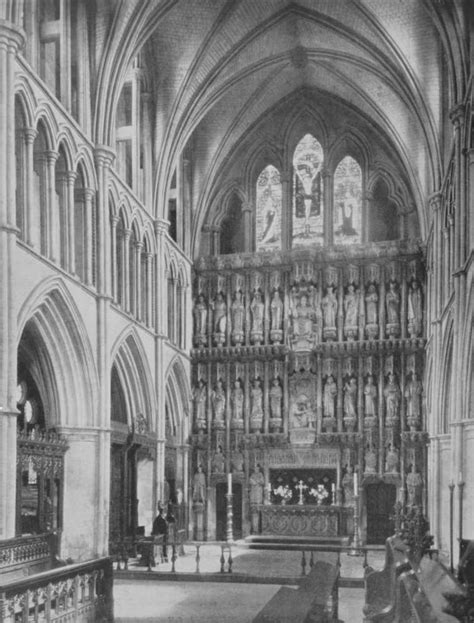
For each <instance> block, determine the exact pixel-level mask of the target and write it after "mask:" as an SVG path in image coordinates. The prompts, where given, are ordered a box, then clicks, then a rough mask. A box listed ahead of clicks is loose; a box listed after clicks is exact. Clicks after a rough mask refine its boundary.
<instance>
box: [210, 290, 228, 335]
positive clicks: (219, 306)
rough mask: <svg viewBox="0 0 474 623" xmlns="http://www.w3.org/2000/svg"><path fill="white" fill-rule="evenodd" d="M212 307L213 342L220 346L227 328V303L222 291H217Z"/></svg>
mask: <svg viewBox="0 0 474 623" xmlns="http://www.w3.org/2000/svg"><path fill="white" fill-rule="evenodd" d="M212 308H213V328H214V343H215V344H216V345H217V346H222V345H223V344H224V343H225V332H226V328H227V305H226V302H225V300H224V296H223V294H222V292H218V293H217V295H216V299H215V301H214V303H213V305H212Z"/></svg>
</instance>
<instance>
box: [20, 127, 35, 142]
mask: <svg viewBox="0 0 474 623" xmlns="http://www.w3.org/2000/svg"><path fill="white" fill-rule="evenodd" d="M21 132H22V134H23V138H24V140H25V143H26V144H27V145H32V144H33V143H34V142H35V138H36V137H37V136H38V132H37V131H36V130H35V128H23V129H22V130H21Z"/></svg>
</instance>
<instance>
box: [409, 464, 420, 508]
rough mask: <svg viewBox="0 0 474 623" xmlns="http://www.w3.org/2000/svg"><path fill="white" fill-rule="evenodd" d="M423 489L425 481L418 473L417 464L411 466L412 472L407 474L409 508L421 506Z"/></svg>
mask: <svg viewBox="0 0 474 623" xmlns="http://www.w3.org/2000/svg"><path fill="white" fill-rule="evenodd" d="M422 489H423V480H422V478H421V474H420V473H419V472H417V471H416V465H415V463H412V464H411V471H410V472H409V473H408V474H407V494H408V496H407V497H408V499H407V503H408V506H420V505H421V492H422Z"/></svg>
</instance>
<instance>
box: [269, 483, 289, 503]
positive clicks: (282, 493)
mask: <svg viewBox="0 0 474 623" xmlns="http://www.w3.org/2000/svg"><path fill="white" fill-rule="evenodd" d="M273 495H277V496H279V497H280V498H281V504H283V505H285V504H286V503H287V502H289V501H290V500H291V498H292V497H293V491H292V490H291V489H290V487H289V486H288V485H280V486H279V487H276V489H273Z"/></svg>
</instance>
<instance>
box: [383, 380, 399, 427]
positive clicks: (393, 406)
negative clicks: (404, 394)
mask: <svg viewBox="0 0 474 623" xmlns="http://www.w3.org/2000/svg"><path fill="white" fill-rule="evenodd" d="M383 394H384V396H385V409H386V420H387V423H391V424H393V423H395V422H396V421H397V420H398V407H399V405H400V388H399V387H398V384H397V382H396V380H395V375H394V374H393V372H389V374H388V380H387V383H386V385H385V388H384V390H383Z"/></svg>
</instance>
